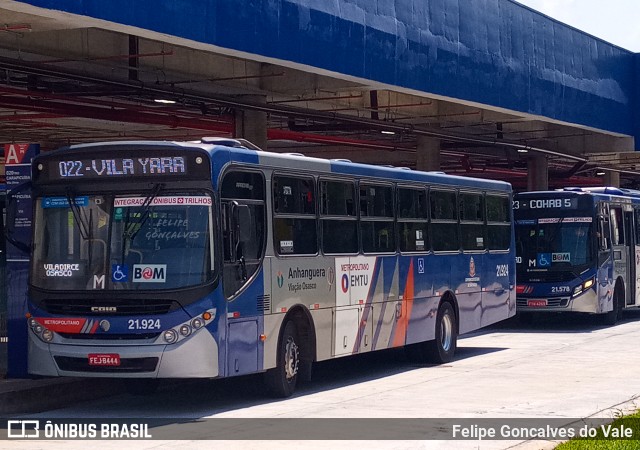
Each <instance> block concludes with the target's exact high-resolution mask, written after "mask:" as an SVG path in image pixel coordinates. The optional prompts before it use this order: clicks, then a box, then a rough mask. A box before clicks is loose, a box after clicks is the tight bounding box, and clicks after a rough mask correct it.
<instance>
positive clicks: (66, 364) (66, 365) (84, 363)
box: [55, 356, 159, 373]
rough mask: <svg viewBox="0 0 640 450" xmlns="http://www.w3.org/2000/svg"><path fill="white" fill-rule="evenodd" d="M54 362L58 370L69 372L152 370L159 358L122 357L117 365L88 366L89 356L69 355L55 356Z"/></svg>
mask: <svg viewBox="0 0 640 450" xmlns="http://www.w3.org/2000/svg"><path fill="white" fill-rule="evenodd" d="M55 360H56V364H58V367H59V368H60V370H66V371H70V372H101V373H123V372H129V373H132V372H153V371H155V370H156V367H157V366H158V360H159V358H157V357H153V358H122V359H121V360H120V365H119V366H113V367H112V366H90V365H89V358H74V357H71V356H56V357H55Z"/></svg>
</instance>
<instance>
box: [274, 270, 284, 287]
mask: <svg viewBox="0 0 640 450" xmlns="http://www.w3.org/2000/svg"><path fill="white" fill-rule="evenodd" d="M276 280H277V281H278V287H279V288H281V287H282V286H283V285H284V275H282V272H280V271H279V270H278V273H277V275H276Z"/></svg>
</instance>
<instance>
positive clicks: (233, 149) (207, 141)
mask: <svg viewBox="0 0 640 450" xmlns="http://www.w3.org/2000/svg"><path fill="white" fill-rule="evenodd" d="M132 146H135V147H147V146H148V147H156V148H157V147H158V146H162V147H181V148H198V149H201V150H204V151H207V152H208V153H209V154H211V155H212V156H213V155H214V154H216V153H225V152H228V153H227V155H228V158H229V160H231V161H238V162H241V161H244V162H253V163H255V164H264V165H268V166H271V167H274V168H278V167H281V168H286V169H299V170H315V171H319V172H326V173H333V174H342V175H355V176H363V177H372V178H385V179H388V180H394V181H399V182H402V181H405V182H408V183H410V182H426V183H434V184H439V185H450V186H463V187H469V188H471V189H481V190H483V189H487V190H496V191H503V192H511V185H510V184H509V183H507V182H504V181H496V180H485V179H481V178H472V177H464V176H458V175H447V174H446V173H444V172H435V171H434V172H422V171H417V170H411V169H409V168H406V167H392V166H377V165H373V164H361V163H354V162H351V161H349V160H346V159H323V158H315V157H309V156H304V155H302V154H300V153H275V152H268V151H263V150H260V149H258V148H257V147H256V146H254V145H253V144H251V143H250V142H248V141H245V140H243V139H231V138H203V139H202V140H200V141H184V142H171V141H151V140H145V141H142V140H141V141H113V142H94V143H86V144H77V145H71V146H68V147H63V148H61V149H59V150H56V153H57V152H66V151H81V150H98V149H100V148H103V149H105V150H113V149H115V148H122V147H132ZM47 154H51V152H50V153H45V154H42V155H43V156H44V155H47Z"/></svg>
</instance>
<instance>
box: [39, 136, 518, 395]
mask: <svg viewBox="0 0 640 450" xmlns="http://www.w3.org/2000/svg"><path fill="white" fill-rule="evenodd" d="M245 145H246V146H245ZM32 189H33V198H34V218H33V230H34V231H33V241H32V242H33V243H32V247H31V263H30V264H31V269H30V280H29V290H28V295H29V305H28V308H29V315H28V320H27V322H28V329H29V330H28V331H29V332H28V335H29V343H28V344H29V345H28V370H29V373H31V374H34V375H45V376H83V377H120V378H126V379H128V381H129V384H128V386H130V387H131V389H132V390H141V391H151V390H152V389H153V387H154V386H155V385H156V382H155V381H156V380H158V379H161V378H218V377H231V376H237V375H244V374H252V373H264V374H265V375H264V380H265V382H266V386H267V387H268V388H269V390H270V391H271V392H272V393H273V394H275V395H277V396H289V395H291V394H292V393H293V391H294V389H295V386H296V382H297V380H298V379H299V378H303V379H308V378H309V377H310V375H311V367H312V363H314V362H315V361H321V360H327V359H331V358H337V357H342V356H346V355H353V354H359V353H365V352H369V351H373V350H380V349H387V348H392V347H403V346H404V347H406V349H407V352H408V354H409V356H410V357H412V358H414V359H415V360H418V361H427V360H429V361H434V362H436V363H442V362H447V361H451V360H452V358H453V356H454V352H455V350H456V346H457V336H458V335H459V334H461V333H467V332H470V331H473V330H476V329H478V328H480V327H484V326H487V325H490V324H493V323H495V322H498V321H500V320H503V319H507V318H508V317H511V316H513V315H514V314H515V307H516V306H515V250H514V248H515V241H514V230H513V220H512V210H511V204H512V191H511V186H510V185H509V184H508V183H504V182H498V181H491V180H479V179H472V178H464V177H457V176H448V175H445V174H443V173H439V172H433V173H429V172H417V171H413V170H405V169H400V168H390V167H379V166H372V165H363V164H355V163H352V162H349V161H346V160H325V159H319V158H309V157H305V156H302V155H299V154H277V153H270V152H264V151H259V150H256V149H252V148H248V145H247V144H246V143H244V142H241V141H239V140H232V139H213V138H209V139H202V140H201V141H198V142H150V141H144V142H111V143H93V144H86V145H76V146H71V147H68V148H64V149H60V150H58V151H54V152H50V153H46V154H42V155H40V156H38V157H37V158H36V159H35V160H34V161H33V165H32Z"/></svg>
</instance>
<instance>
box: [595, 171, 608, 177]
mask: <svg viewBox="0 0 640 450" xmlns="http://www.w3.org/2000/svg"><path fill="white" fill-rule="evenodd" d="M604 175H606V172H605V171H604V170H598V171H597V172H596V176H598V177H602V176H604Z"/></svg>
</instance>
